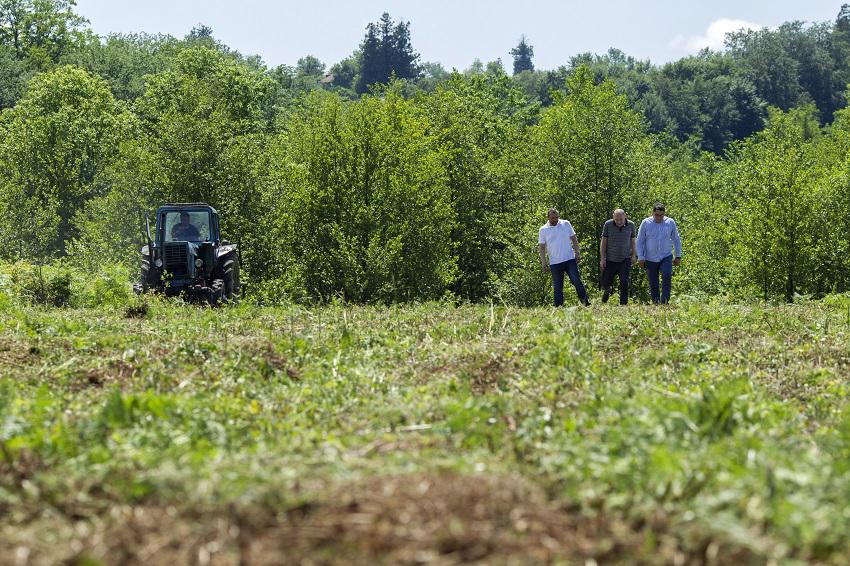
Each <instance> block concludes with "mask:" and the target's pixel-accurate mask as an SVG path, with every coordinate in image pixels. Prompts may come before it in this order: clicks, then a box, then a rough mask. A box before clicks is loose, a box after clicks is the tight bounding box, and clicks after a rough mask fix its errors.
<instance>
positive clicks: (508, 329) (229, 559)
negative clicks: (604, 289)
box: [0, 297, 850, 564]
mask: <svg viewBox="0 0 850 566" xmlns="http://www.w3.org/2000/svg"><path fill="white" fill-rule="evenodd" d="M134 314H135V315H136V316H132V315H134ZM0 328H2V332H0V376H1V377H0V450H2V452H0V456H1V457H2V458H1V459H0V563H2V564H56V563H63V562H65V563H70V564H100V563H103V564H152V563H168V564H175V563H197V564H240V563H241V564H266V563H267V564H275V563H281V562H298V561H302V562H303V561H306V562H309V563H337V562H349V561H354V562H370V563H374V562H378V563H399V562H401V563H429V562H434V563H455V562H464V561H485V562H488V563H535V562H567V563H569V562H579V563H585V562H586V561H587V560H589V559H593V560H596V561H597V562H601V563H604V562H611V561H622V562H653V563H654V562H657V563H670V562H674V563H688V562H706V563H763V562H770V561H778V562H794V561H800V562H819V563H835V564H840V563H847V562H848V561H850V541H848V538H847V536H846V534H847V533H848V532H850V403H848V392H850V379H849V378H850V299H848V298H847V297H830V298H828V299H826V300H825V301H822V302H818V303H816V302H809V303H805V304H801V305H792V306H776V307H764V306H727V305H722V304H711V305H699V304H694V305H688V304H680V305H677V306H671V307H668V308H651V307H647V306H630V307H628V308H625V309H622V308H618V307H616V306H594V307H592V308H590V309H578V308H566V309H561V310H553V309H551V308H540V309H518V308H508V307H499V306H496V307H489V306H461V307H457V308H456V307H454V306H452V305H450V304H425V305H418V306H395V307H351V306H345V305H332V306H327V307H321V308H311V309H305V308H299V307H291V308H279V309H273V308H259V307H253V306H249V305H242V306H238V307H234V308H222V309H217V310H211V309H207V308H198V307H191V306H180V305H176V304H173V303H168V302H162V301H157V300H152V301H151V303H150V308H149V309H147V311H146V312H141V313H133V312H129V313H128V312H125V310H124V309H123V308H116V309H106V308H102V309H51V310H43V309H35V308H31V307H23V306H16V305H14V304H11V303H7V304H5V305H4V306H3V308H2V310H0Z"/></svg>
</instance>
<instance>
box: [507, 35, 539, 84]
mask: <svg viewBox="0 0 850 566" xmlns="http://www.w3.org/2000/svg"><path fill="white" fill-rule="evenodd" d="M511 56H512V57H513V58H514V74H515V75H518V74H520V73H521V72H523V71H533V70H534V61H533V58H534V47H532V46H531V45H529V44H528V42H527V41H526V40H525V36H524V35H523V36H521V37H520V38H519V43H518V44H517V46H516V47H514V48H513V49H511Z"/></svg>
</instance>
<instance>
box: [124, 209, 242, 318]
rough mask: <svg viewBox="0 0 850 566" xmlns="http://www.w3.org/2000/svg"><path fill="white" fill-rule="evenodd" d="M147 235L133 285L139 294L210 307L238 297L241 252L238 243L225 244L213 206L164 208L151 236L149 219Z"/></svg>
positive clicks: (146, 227) (159, 214)
mask: <svg viewBox="0 0 850 566" xmlns="http://www.w3.org/2000/svg"><path fill="white" fill-rule="evenodd" d="M145 236H146V237H147V245H145V246H143V247H142V270H141V281H140V282H139V283H137V284H135V285H134V286H133V289H134V290H135V291H136V292H137V293H145V292H147V291H149V290H152V291H155V292H161V293H164V294H165V295H166V296H176V295H182V296H185V297H187V298H188V299H190V300H197V301H204V302H208V303H209V304H211V305H217V304H219V303H221V302H223V301H228V302H229V301H234V300H235V299H236V298H237V297H238V296H239V293H240V290H241V288H240V283H239V253H238V250H237V249H236V245H235V244H231V243H230V242H228V241H227V240H222V239H221V233H220V232H219V223H218V212H217V211H216V210H215V209H214V208H213V207H211V206H209V205H208V204H205V203H201V202H193V203H174V204H165V205H163V206H160V207H159V208H158V209H157V211H156V221H155V227H154V234H153V236H151V224H150V218H149V217H147V216H146V217H145Z"/></svg>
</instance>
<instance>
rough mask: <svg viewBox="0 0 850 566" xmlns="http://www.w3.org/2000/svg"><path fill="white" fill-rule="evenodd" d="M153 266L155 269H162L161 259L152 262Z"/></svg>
mask: <svg viewBox="0 0 850 566" xmlns="http://www.w3.org/2000/svg"><path fill="white" fill-rule="evenodd" d="M153 264H154V265H155V266H157V267H162V260H161V259H158V260H156V261H155V262H153Z"/></svg>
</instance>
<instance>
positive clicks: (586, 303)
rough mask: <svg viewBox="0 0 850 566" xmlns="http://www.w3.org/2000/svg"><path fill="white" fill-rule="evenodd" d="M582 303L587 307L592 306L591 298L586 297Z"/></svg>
mask: <svg viewBox="0 0 850 566" xmlns="http://www.w3.org/2000/svg"><path fill="white" fill-rule="evenodd" d="M582 304H583V305H584V306H586V307H589V306H590V299H585V300H584V303H582Z"/></svg>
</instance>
